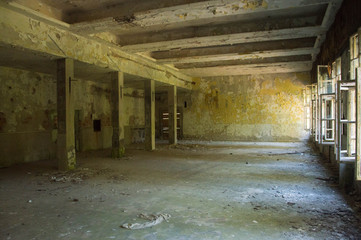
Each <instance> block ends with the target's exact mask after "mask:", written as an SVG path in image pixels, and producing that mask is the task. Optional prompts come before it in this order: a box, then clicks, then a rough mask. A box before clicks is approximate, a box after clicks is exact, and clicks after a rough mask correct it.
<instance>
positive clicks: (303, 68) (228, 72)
mask: <svg viewBox="0 0 361 240" xmlns="http://www.w3.org/2000/svg"><path fill="white" fill-rule="evenodd" d="M311 68H312V61H302V62H280V63H266V64H250V65H238V66H223V67H208V68H192V69H182V70H181V72H183V73H184V74H187V75H190V76H193V77H213V76H232V75H251V74H252V75H253V74H269V73H291V72H308V71H310V70H311Z"/></svg>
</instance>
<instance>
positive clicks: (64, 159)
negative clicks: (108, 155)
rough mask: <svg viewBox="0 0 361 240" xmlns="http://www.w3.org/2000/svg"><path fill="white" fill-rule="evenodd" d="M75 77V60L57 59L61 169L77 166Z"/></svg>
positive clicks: (58, 151)
mask: <svg viewBox="0 0 361 240" xmlns="http://www.w3.org/2000/svg"><path fill="white" fill-rule="evenodd" d="M73 78H74V61H73V60H72V59H60V60H58V61H57V89H56V92H57V111H58V140H57V159H58V167H59V170H63V171H66V170H72V169H75V166H76V157H75V133H74V103H73V100H74V99H73V96H72V88H71V81H72V79H73Z"/></svg>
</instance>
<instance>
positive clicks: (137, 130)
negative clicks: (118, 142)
mask: <svg viewBox="0 0 361 240" xmlns="http://www.w3.org/2000/svg"><path fill="white" fill-rule="evenodd" d="M123 97H124V102H123V104H124V117H125V119H124V138H125V143H126V145H129V144H132V143H140V142H144V125H145V122H144V121H145V119H144V116H145V110H144V90H140V89H134V88H127V87H126V88H124V93H123Z"/></svg>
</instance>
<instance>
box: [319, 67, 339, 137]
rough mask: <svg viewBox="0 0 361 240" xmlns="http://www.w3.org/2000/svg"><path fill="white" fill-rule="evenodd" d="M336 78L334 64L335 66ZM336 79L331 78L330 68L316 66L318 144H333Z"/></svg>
mask: <svg viewBox="0 0 361 240" xmlns="http://www.w3.org/2000/svg"><path fill="white" fill-rule="evenodd" d="M335 76H336V64H335ZM335 82H336V78H332V67H331V66H318V82H317V83H318V105H317V107H318V108H319V112H318V114H319V115H318V116H319V118H316V119H317V123H318V124H319V126H318V133H317V134H318V135H319V136H318V142H319V143H320V144H334V139H335V121H336V118H335V108H336V106H335V97H336V94H335V93H336V84H335Z"/></svg>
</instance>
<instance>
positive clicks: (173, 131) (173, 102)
mask: <svg viewBox="0 0 361 240" xmlns="http://www.w3.org/2000/svg"><path fill="white" fill-rule="evenodd" d="M168 113H169V115H168V121H169V123H168V128H169V131H168V132H169V144H177V87H176V86H170V87H169V88H168Z"/></svg>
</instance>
